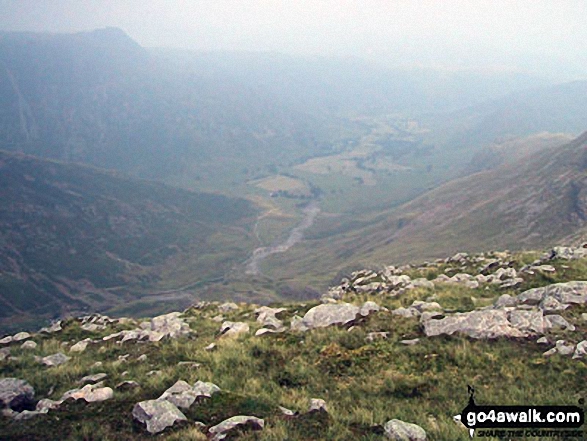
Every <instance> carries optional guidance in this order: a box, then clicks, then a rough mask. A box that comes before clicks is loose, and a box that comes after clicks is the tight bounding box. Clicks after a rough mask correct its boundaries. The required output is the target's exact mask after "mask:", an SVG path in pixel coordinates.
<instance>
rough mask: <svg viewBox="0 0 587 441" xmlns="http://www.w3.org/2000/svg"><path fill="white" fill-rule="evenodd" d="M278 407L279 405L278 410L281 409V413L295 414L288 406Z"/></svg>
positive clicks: (286, 414)
mask: <svg viewBox="0 0 587 441" xmlns="http://www.w3.org/2000/svg"><path fill="white" fill-rule="evenodd" d="M278 407H279V410H280V411H281V413H282V414H283V415H285V416H294V415H295V412H294V411H293V410H289V409H288V408H286V407H283V406H278Z"/></svg>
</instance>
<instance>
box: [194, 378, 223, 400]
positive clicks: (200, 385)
mask: <svg viewBox="0 0 587 441" xmlns="http://www.w3.org/2000/svg"><path fill="white" fill-rule="evenodd" d="M193 390H194V392H195V393H196V395H197V396H198V397H211V396H212V395H213V394H215V393H216V392H220V391H221V389H220V388H219V387H218V386H216V385H215V384H214V383H210V382H205V381H200V380H198V381H196V382H195V383H194V387H193Z"/></svg>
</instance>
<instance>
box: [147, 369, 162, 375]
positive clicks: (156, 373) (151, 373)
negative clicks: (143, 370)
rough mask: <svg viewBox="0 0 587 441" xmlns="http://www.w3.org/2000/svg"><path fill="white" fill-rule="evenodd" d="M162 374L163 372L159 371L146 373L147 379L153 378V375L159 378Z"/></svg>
mask: <svg viewBox="0 0 587 441" xmlns="http://www.w3.org/2000/svg"><path fill="white" fill-rule="evenodd" d="M162 373H163V372H161V371H159V370H152V371H149V372H147V377H151V376H153V375H157V376H159V375H161V374H162Z"/></svg>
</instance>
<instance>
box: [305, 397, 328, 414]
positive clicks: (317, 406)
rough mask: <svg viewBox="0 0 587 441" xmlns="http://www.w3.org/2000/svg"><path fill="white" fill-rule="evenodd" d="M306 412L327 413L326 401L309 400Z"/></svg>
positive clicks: (319, 399) (318, 399)
mask: <svg viewBox="0 0 587 441" xmlns="http://www.w3.org/2000/svg"><path fill="white" fill-rule="evenodd" d="M308 412H328V406H326V401H324V400H322V399H321V398H311V399H310V408H309V409H308Z"/></svg>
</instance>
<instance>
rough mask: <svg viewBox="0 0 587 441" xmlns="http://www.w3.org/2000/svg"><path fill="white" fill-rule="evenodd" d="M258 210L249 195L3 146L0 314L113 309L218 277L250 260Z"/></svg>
mask: <svg viewBox="0 0 587 441" xmlns="http://www.w3.org/2000/svg"><path fill="white" fill-rule="evenodd" d="M253 214H255V210H254V209H253V207H252V205H251V204H250V203H249V202H248V201H245V200H242V199H233V198H227V197H225V196H220V195H215V194H204V193H192V192H188V191H183V190H178V189H174V188H171V187H167V186H164V185H162V184H155V183H151V182H147V181H138V180H134V179H129V178H126V177H124V176H119V175H116V174H112V173H106V172H103V171H99V170H96V169H93V168H88V167H83V166H79V165H75V164H63V163H57V162H52V161H46V160H39V159H35V158H33V157H30V156H23V155H14V154H10V153H7V152H2V151H0V303H1V305H2V307H1V308H0V319H1V320H3V321H5V322H10V321H11V320H16V318H15V316H16V315H18V320H24V319H28V318H33V317H35V316H47V315H49V316H52V315H59V314H60V313H63V312H64V311H81V310H91V311H96V310H104V309H106V308H113V307H116V306H119V305H121V304H122V303H126V304H128V303H129V302H131V301H132V300H136V299H137V298H138V297H140V296H144V295H146V294H149V293H151V292H153V291H157V290H161V289H162V288H163V287H167V288H172V287H178V285H179V284H181V283H188V282H192V283H194V282H197V281H203V280H206V279H208V278H214V277H219V276H221V275H222V274H223V271H226V270H227V269H230V267H231V265H232V264H234V262H235V261H239V259H240V260H244V259H246V255H247V254H246V253H247V250H248V247H249V246H250V244H249V239H248V236H247V234H246V231H245V230H243V229H242V226H244V225H246V223H247V222H248V221H250V220H251V219H250V218H251V217H252V216H253ZM222 247H225V248H222ZM226 250H230V252H231V253H230V255H229V254H227V252H226ZM196 268H197V269H198V272H197V274H196V271H195V269H196Z"/></svg>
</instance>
